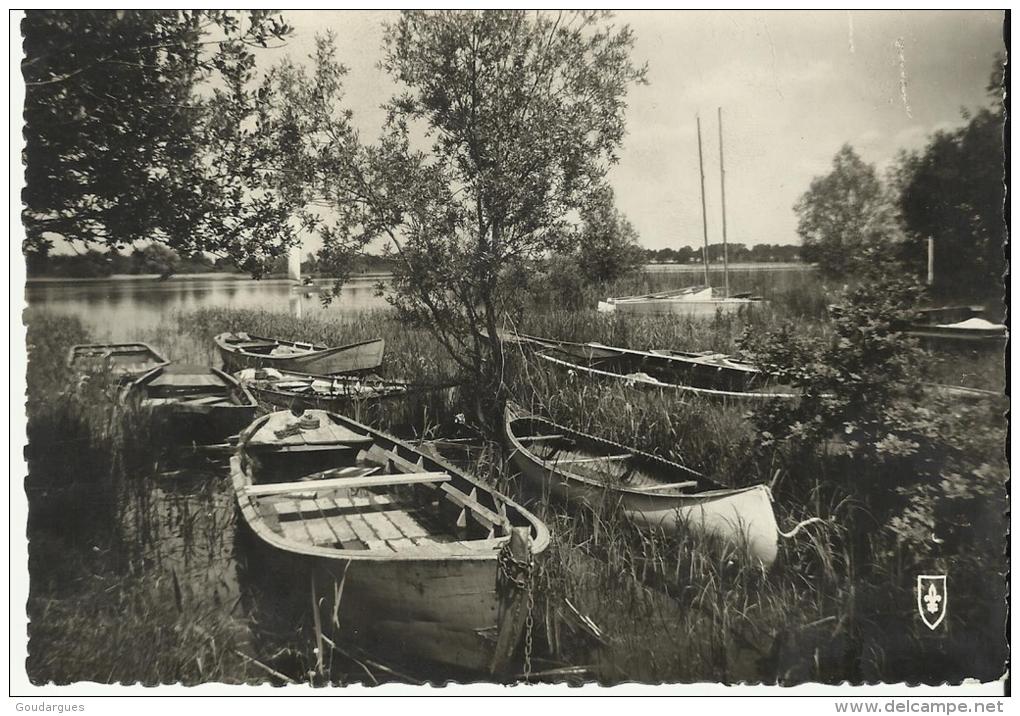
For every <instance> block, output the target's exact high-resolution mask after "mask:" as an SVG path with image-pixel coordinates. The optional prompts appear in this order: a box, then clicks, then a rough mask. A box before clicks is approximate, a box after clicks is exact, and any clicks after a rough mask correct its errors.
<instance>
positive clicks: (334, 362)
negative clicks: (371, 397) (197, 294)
mask: <svg viewBox="0 0 1020 716" xmlns="http://www.w3.org/2000/svg"><path fill="white" fill-rule="evenodd" d="M213 340H214V341H215V342H216V347H217V348H218V349H219V351H220V357H221V358H222V359H223V365H224V367H225V368H226V369H227V370H228V371H230V372H236V371H239V370H243V369H244V368H267V367H268V368H276V369H277V370H293V371H300V372H303V373H315V374H317V375H327V374H331V373H358V372H362V371H367V370H374V369H375V368H378V367H379V366H380V365H381V364H382V360H383V353H384V352H385V350H386V342H385V341H384V340H383V339H382V338H375V339H372V340H368V341H361V342H359V343H351V344H349V345H346V346H337V347H335V348H327V347H326V346H319V345H315V344H312V343H300V342H298V341H285V340H282V339H279V338H263V337H262V336H253V335H249V334H247V333H221V334H219V335H218V336H216V337H215V338H214V339H213Z"/></svg>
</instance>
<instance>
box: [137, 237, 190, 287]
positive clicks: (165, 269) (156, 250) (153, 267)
mask: <svg viewBox="0 0 1020 716" xmlns="http://www.w3.org/2000/svg"><path fill="white" fill-rule="evenodd" d="M138 253H139V257H138V258H139V263H140V264H141V266H142V267H143V270H144V271H145V272H146V273H158V274H159V277H160V278H161V279H168V278H170V277H171V276H173V275H174V273H176V272H177V267H178V266H180V265H181V257H180V256H178V255H177V252H176V251H174V250H173V249H171V248H168V247H166V246H164V245H162V244H149V245H148V246H146V247H145V248H144V249H142V250H141V251H140V252H138Z"/></svg>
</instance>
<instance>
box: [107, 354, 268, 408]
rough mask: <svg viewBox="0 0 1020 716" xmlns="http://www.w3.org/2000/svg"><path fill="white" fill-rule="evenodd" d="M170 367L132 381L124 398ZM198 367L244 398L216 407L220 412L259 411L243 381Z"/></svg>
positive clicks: (211, 369)
mask: <svg viewBox="0 0 1020 716" xmlns="http://www.w3.org/2000/svg"><path fill="white" fill-rule="evenodd" d="M170 365H171V362H167V363H165V364H163V365H158V366H156V367H155V368H152V369H151V370H147V371H146V372H145V373H143V374H142V375H140V376H138V377H137V378H135V379H134V380H132V381H131V382H130V383H128V384H127V385H126V386H124V393H123V396H122V397H123V399H127V398H128V397H129V396H131V395H132V394H133V392H134V391H136V390H142V389H143V388H145V387H147V385H148V383H149V381H151V380H153V379H154V378H156V376H158V375H159V374H160V373H162V372H163V371H164V370H166V369H167V368H168V367H169V366H170ZM196 367H206V368H208V370H209V372H210V373H212V374H213V375H214V376H216V377H217V378H219V379H220V380H222V381H223V382H224V384H225V385H226V387H227V389H228V390H236V391H237V392H238V393H239V394H240V397H241V398H243V400H244V401H245V402H233V403H232V404H231V405H219V406H215V407H216V408H218V409H219V410H226V409H231V408H256V409H257V408H258V407H259V401H258V400H256V398H255V396H254V395H253V394H252V392H251V391H250V390H248V388H247V386H245V385H244V384H243V383H242V382H241V381H239V380H237V379H236V378H235V377H234V376H232V375H231V374H230V373H228V372H227V371H225V370H220V369H219V368H217V367H215V366H196ZM230 397H231V398H233V396H230ZM168 405H172V404H168Z"/></svg>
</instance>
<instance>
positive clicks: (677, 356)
mask: <svg viewBox="0 0 1020 716" xmlns="http://www.w3.org/2000/svg"><path fill="white" fill-rule="evenodd" d="M514 340H516V341H517V342H522V343H535V344H538V345H541V346H543V347H545V348H549V349H552V350H557V351H559V352H561V353H567V354H568V355H571V354H570V353H569V351H566V350H561V349H560V348H559V347H560V346H572V347H576V348H594V349H596V350H604V351H612V352H615V353H617V354H618V355H635V356H642V357H644V358H651V359H657V360H664V361H675V362H677V363H682V364H684V365H688V366H698V367H701V368H714V369H716V370H721V371H726V370H732V371H736V372H739V373H744V374H751V375H764V373H763V372H762V370H761V369H760V368H758V367H756V366H755V365H753V364H751V363H748V362H746V361H740V360H733V359H732V357H730V356H725V358H724V360H725V362H724V363H711V362H709V361H707V360H705V356H699V355H698V354H697V353H692V352H690V351H679V350H675V349H673V348H662V349H658V350H661V351H663V352H661V353H660V352H657V351H656V350H655V349H649V350H641V349H640V348H621V347H619V346H610V345H606V344H605V343H599V342H598V341H588V342H587V343H580V342H578V341H561V340H556V339H553V338H541V337H540V336H532V335H528V334H526V333H517V334H514ZM716 355H718V354H716ZM690 387H695V386H690ZM702 390H716V389H714V388H702Z"/></svg>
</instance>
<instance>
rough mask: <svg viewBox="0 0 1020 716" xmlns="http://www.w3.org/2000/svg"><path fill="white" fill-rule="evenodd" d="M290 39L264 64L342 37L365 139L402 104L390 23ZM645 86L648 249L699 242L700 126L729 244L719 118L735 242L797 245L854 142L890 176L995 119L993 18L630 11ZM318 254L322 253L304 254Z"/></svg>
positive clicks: (306, 15)
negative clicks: (384, 62)
mask: <svg viewBox="0 0 1020 716" xmlns="http://www.w3.org/2000/svg"><path fill="white" fill-rule="evenodd" d="M284 16H285V17H286V19H287V21H288V22H289V23H290V24H291V25H293V26H294V27H295V36H294V37H293V38H292V39H290V40H289V42H288V44H287V47H286V48H284V49H281V50H275V51H273V52H271V53H267V57H265V58H263V61H264V62H270V61H275V59H277V58H278V57H280V56H282V55H283V54H289V55H291V56H292V57H293V58H294V59H295V60H298V59H300V58H303V57H306V56H307V55H309V54H310V53H311V51H312V48H313V46H314V37H315V34H316V33H317V32H322V31H324V30H326V29H329V30H332V31H333V32H334V33H335V34H336V44H337V54H338V59H339V60H340V61H341V62H342V63H343V64H344V65H346V66H347V67H348V70H349V73H348V75H347V77H346V79H345V86H346V91H347V103H348V106H349V107H350V108H351V109H352V110H353V111H354V113H355V122H356V125H357V127H358V128H359V129H360V131H361V133H362V137H363V139H366V140H367V139H370V138H374V137H376V136H377V135H378V132H379V127H380V126H381V124H382V121H383V112H382V110H381V109H380V105H382V103H383V102H385V101H386V100H387V99H388V98H389V97H390V96H391V95H392V93H393V92H394V90H395V89H396V87H395V85H394V83H393V82H392V81H391V80H390V79H389V77H388V76H387V75H386V73H385V72H384V71H383V70H381V69H380V68H379V67H378V65H377V63H378V62H379V60H380V59H381V45H382V35H383V28H382V25H383V23H384V22H385V21H387V20H392V19H393V18H394V14H392V13H389V12H384V11H350V12H343V11H333V12H322V11H305V12H300V11H288V12H285V13H284ZM614 22H617V23H621V24H622V23H626V24H629V25H630V26H631V27H632V28H633V30H634V33H635V46H634V50H633V57H634V59H635V61H636V62H637V63H647V66H648V80H649V84H648V85H646V86H635V87H633V88H632V89H631V90H630V92H629V94H628V99H627V103H628V110H627V130H628V132H627V136H626V137H625V139H624V142H623V146H622V148H621V151H620V162H619V164H618V165H616V166H615V167H613V169H612V171H611V173H610V177H609V179H610V182H611V184H612V185H613V188H614V189H615V191H616V196H617V204H618V207H619V209H620V210H621V211H622V212H623V213H624V214H625V215H626V216H627V218H628V219H629V220H630V221H631V223H632V224H633V225H634V226H635V228H636V229H637V230H638V234H639V236H640V241H641V243H642V245H644V246H646V247H648V248H665V247H674V248H676V247H680V246H685V245H686V246H697V245H700V244H701V242H702V217H701V197H700V190H699V182H700V180H699V174H698V143H697V130H696V117H697V116H698V115H699V114H700V117H701V124H702V141H703V151H704V155H705V175H706V176H705V183H706V201H707V205H708V232H709V241H710V242H713V243H714V242H718V241H721V238H722V234H721V223H722V222H721V205H720V182H719V179H720V176H719V139H718V136H719V135H718V132H719V129H718V124H717V108H719V107H721V108H722V116H723V132H724V135H723V140H724V153H725V169H726V211H727V214H726V219H727V236H728V239H729V241H731V242H743V243H746V244H748V245H751V244H755V243H778V244H789V243H797V242H798V237H797V233H796V226H797V223H796V216H795V215H794V213H793V205H794V203H795V202H796V201H797V199H798V198H799V197H800V195H801V194H802V193H803V192H804V191H805V190H806V189H807V187H808V185H809V184H810V182H811V179H812V178H814V177H815V176H819V175H822V174H825V173H827V171H828V169H829V167H830V166H831V161H832V157H833V156H834V155H835V153H836V152H837V151H838V150H839V148H840V147H841V146H842V145H843V144H844V143H847V142H849V143H850V144H851V145H852V146H853V147H854V148H855V149H856V150H857V151H858V152H859V153H860V154H861V155H862V156H863V157H864V159H865V160H866V161H868V162H871V163H873V164H875V165H876V166H878V168H879V169H880V171H881V170H884V169H885V168H887V167H888V166H890V164H891V163H892V161H893V159H894V158H895V156H896V154H897V152H899V151H900V150H903V149H906V150H912V149H920V148H922V147H924V145H925V144H926V141H927V137H929V136H930V135H931V134H932V133H933V132H935V131H937V130H940V129H948V128H952V127H956V126H959V125H961V124H963V123H964V120H963V119H962V115H961V108H964V107H967V108H976V107H979V106H982V105H985V104H987V102H988V98H987V94H986V91H985V88H986V86H987V84H988V80H989V77H990V75H991V72H992V69H993V64H994V58H995V53H996V52H997V51H1000V50H1002V49H1003V43H1002V39H1001V38H1002V29H1001V28H1002V14H1001V12H995V11H871V12H865V11H849V12H848V11H812V12H787V11H770V12H764V11H759V12H754V11H743V12H741V11H727V12H723V11H627V12H618V13H616V15H615V19H614ZM306 248H314V247H306Z"/></svg>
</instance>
